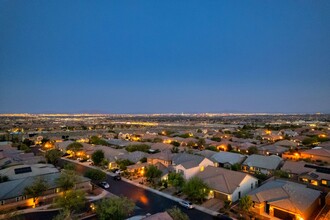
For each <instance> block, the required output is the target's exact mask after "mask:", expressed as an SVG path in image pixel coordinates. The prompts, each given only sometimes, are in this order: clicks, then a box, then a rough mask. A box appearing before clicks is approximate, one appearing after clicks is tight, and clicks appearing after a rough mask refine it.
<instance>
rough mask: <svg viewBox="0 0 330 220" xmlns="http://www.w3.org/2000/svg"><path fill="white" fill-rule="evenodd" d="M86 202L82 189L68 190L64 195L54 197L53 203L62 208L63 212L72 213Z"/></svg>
mask: <svg viewBox="0 0 330 220" xmlns="http://www.w3.org/2000/svg"><path fill="white" fill-rule="evenodd" d="M85 203H86V196H85V192H84V191H82V190H70V191H68V192H67V193H66V194H65V195H64V194H63V195H61V196H59V197H57V198H55V205H56V206H57V207H59V208H63V209H64V212H69V213H70V215H71V216H72V215H73V213H75V212H77V211H80V210H81V209H82V208H83V207H84V206H85Z"/></svg>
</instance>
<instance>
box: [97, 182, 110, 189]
mask: <svg viewBox="0 0 330 220" xmlns="http://www.w3.org/2000/svg"><path fill="white" fill-rule="evenodd" d="M99 186H101V187H102V188H103V189H108V188H109V187H110V186H109V183H107V182H104V181H103V182H100V183H99Z"/></svg>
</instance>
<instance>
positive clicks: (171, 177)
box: [168, 173, 185, 191]
mask: <svg viewBox="0 0 330 220" xmlns="http://www.w3.org/2000/svg"><path fill="white" fill-rule="evenodd" d="M184 183H185V179H184V178H183V176H182V174H181V173H169V174H168V184H169V185H171V186H173V187H174V188H175V189H176V191H178V190H179V189H181V188H182V187H183V185H184Z"/></svg>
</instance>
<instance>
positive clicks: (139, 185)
mask: <svg viewBox="0 0 330 220" xmlns="http://www.w3.org/2000/svg"><path fill="white" fill-rule="evenodd" d="M62 159H63V160H66V161H70V162H72V163H76V164H80V165H83V166H86V167H89V168H92V169H98V170H102V169H100V168H98V167H94V166H90V165H88V164H84V163H80V162H78V161H75V160H70V159H67V158H62ZM102 171H103V172H105V173H106V174H107V175H110V176H114V175H115V174H114V173H111V172H109V171H104V170H102ZM122 181H125V182H127V183H130V184H132V185H135V186H137V187H140V188H143V189H145V190H148V191H150V192H153V193H155V194H158V195H160V196H163V197H165V198H168V199H171V200H173V201H176V202H179V201H181V199H179V198H177V197H175V196H172V195H169V194H166V193H163V192H161V191H158V190H156V189H153V188H150V187H148V186H145V185H141V184H139V183H136V182H134V181H131V180H129V179H126V178H123V177H122ZM194 206H195V208H196V209H197V210H199V211H201V212H205V213H207V214H209V215H213V216H216V215H218V214H220V213H219V212H216V211H212V210H210V209H207V208H205V207H202V206H200V205H195V204H194Z"/></svg>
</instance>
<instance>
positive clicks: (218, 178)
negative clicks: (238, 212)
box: [196, 166, 258, 202]
mask: <svg viewBox="0 0 330 220" xmlns="http://www.w3.org/2000/svg"><path fill="white" fill-rule="evenodd" d="M196 176H197V177H199V178H201V179H202V180H203V181H204V182H205V183H207V184H208V185H209V187H210V188H211V192H210V194H211V197H215V198H219V199H222V200H229V201H232V202H235V201H237V200H239V199H240V198H241V197H243V196H244V195H246V194H247V193H248V192H250V191H251V190H253V189H255V188H257V187H258V179H257V178H255V177H253V176H251V175H249V174H246V173H242V172H237V171H232V170H228V169H225V168H220V167H213V166H207V167H205V169H204V170H203V171H200V172H198V174H196Z"/></svg>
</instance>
